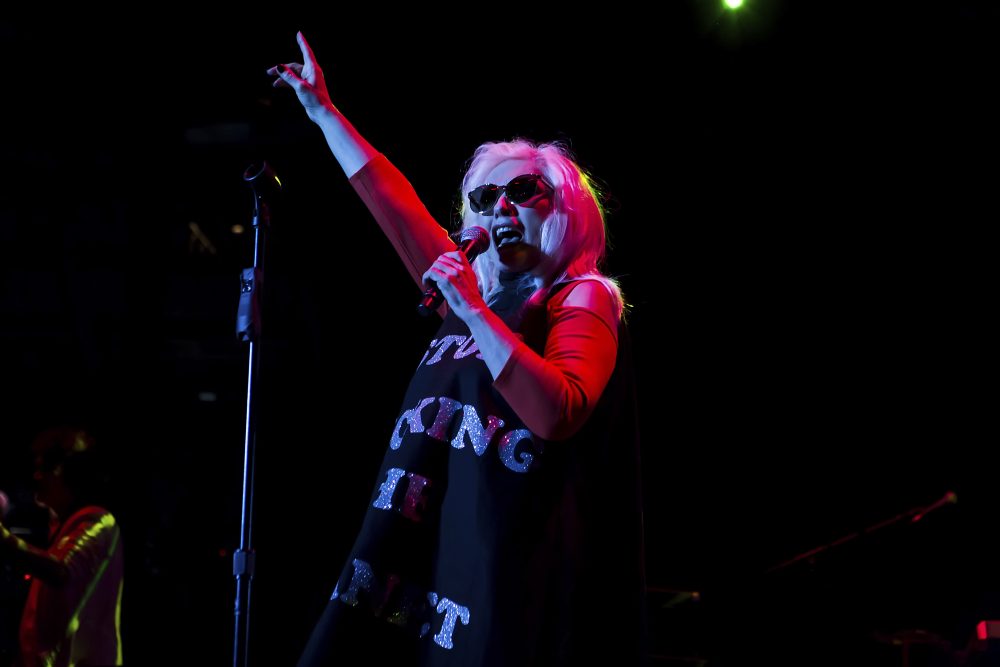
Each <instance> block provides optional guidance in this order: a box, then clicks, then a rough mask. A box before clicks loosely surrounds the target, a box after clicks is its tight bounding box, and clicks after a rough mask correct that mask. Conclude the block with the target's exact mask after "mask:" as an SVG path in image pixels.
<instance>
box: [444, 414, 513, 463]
mask: <svg viewBox="0 0 1000 667" xmlns="http://www.w3.org/2000/svg"><path fill="white" fill-rule="evenodd" d="M486 423H487V427H486V428H485V429H484V428H483V423H482V422H481V421H479V414H478V413H477V412H476V408H475V407H474V406H472V405H463V406H462V426H461V428H459V429H458V433H456V434H455V437H454V438H452V440H451V446H452V447H454V448H455V449H462V448H463V447H465V442H464V440H465V434H466V433H468V434H469V440H470V441H471V442H472V448H473V449H474V450H475V451H476V456H482V455H483V452H484V451H486V446H487V445H489V444H490V440H491V439H492V438H493V434H494V433H496V431H497V429H498V428H502V427H503V420H502V419H500V418H499V417H494V416H493V415H489V416H487V418H486Z"/></svg>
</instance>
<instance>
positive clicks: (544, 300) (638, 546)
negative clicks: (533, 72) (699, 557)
mask: <svg viewBox="0 0 1000 667" xmlns="http://www.w3.org/2000/svg"><path fill="white" fill-rule="evenodd" d="M297 40H298V44H299V47H300V51H301V54H302V62H301V63H283V64H279V65H276V66H274V67H272V68H270V69H269V70H268V74H269V75H271V76H273V77H276V78H275V80H274V82H273V84H274V86H275V87H277V88H284V89H289V90H291V91H294V92H295V94H296V95H297V98H298V100H299V102H300V103H301V104H302V106H303V107H304V109H305V112H306V114H307V115H308V117H309V119H310V120H312V121H313V122H315V123H316V124H317V125H318V126H319V128H320V129H321V130H322V132H323V134H324V136H325V139H326V142H327V144H328V146H329V148H330V150H331V151H332V153H333V155H334V157H335V158H336V159H337V161H338V162H339V164H340V166H341V167H342V168H343V170H344V172H345V174H346V176H347V177H348V178H349V179H350V182H351V184H352V185H353V187H354V188H355V190H356V191H357V193H358V194H359V196H360V197H361V198H362V200H363V201H364V202H365V204H366V205H367V207H368V209H369V210H370V211H371V213H372V215H373V216H374V218H375V220H376V221H377V223H378V224H379V225H380V227H381V229H382V231H383V232H384V233H385V234H386V236H387V237H388V239H389V241H390V243H391V244H392V245H393V247H394V248H395V250H396V251H397V253H398V255H399V257H400V259H401V260H402V262H403V263H404V264H405V266H406V268H407V269H408V271H409V274H410V276H411V278H412V279H413V281H414V283H415V284H416V286H417V287H418V289H419V291H421V292H424V291H426V290H430V289H437V290H438V291H439V292H440V294H441V296H442V297H443V301H442V302H441V305H440V306H439V307H437V309H436V312H437V314H438V315H440V316H441V318H442V319H441V327H440V330H439V331H438V333H437V335H436V336H434V338H433V340H431V341H430V342H429V344H428V346H427V350H426V352H425V353H424V355H423V358H422V359H421V360H420V362H419V364H418V365H417V369H416V371H415V373H414V375H413V378H412V380H411V382H410V386H409V389H408V390H407V393H406V396H405V398H404V400H403V404H402V407H401V408H400V410H399V412H398V418H397V420H396V423H395V425H393V426H392V427H391V429H390V428H386V427H377V426H374V425H373V433H375V434H378V433H379V432H381V433H382V434H383V435H384V436H386V440H388V442H386V441H385V440H383V441H382V443H383V444H384V445H387V447H386V453H385V458H384V460H383V464H382V467H381V470H380V471H379V473H378V476H377V479H376V482H375V484H374V487H373V489H372V493H371V497H370V498H369V499H368V510H367V514H366V516H365V519H364V521H363V523H362V526H361V530H360V534H359V535H358V537H357V540H356V542H355V544H354V546H353V548H352V550H351V553H350V554H349V556H348V557H347V559H346V563H345V565H344V567H343V569H342V571H341V574H340V576H339V578H338V580H337V581H336V582H335V585H334V587H333V594H332V595H331V597H330V601H329V603H328V604H327V606H326V609H325V611H324V613H323V614H322V616H321V618H320V619H319V621H318V622H317V623H316V626H315V628H314V630H313V633H312V636H311V638H310V640H309V641H308V643H307V646H306V647H305V649H304V651H303V652H302V654H301V656H300V659H299V665H300V666H302V667H315V666H318V665H332V664H340V663H342V662H344V661H345V660H349V659H355V658H358V657H361V656H366V657H367V659H370V660H372V661H374V662H376V663H379V664H383V663H384V664H399V665H404V664H405V665H413V664H421V665H463V666H465V667H470V666H486V665H497V666H499V665H508V666H509V665H518V666H524V665H545V666H546V667H553V666H557V665H577V664H585V663H586V664H594V661H597V662H598V664H601V663H602V661H606V662H607V663H608V664H616V665H633V664H639V663H640V662H642V661H643V658H644V655H645V651H644V646H645V643H644V640H645V637H644V635H645V624H644V615H643V609H644V585H645V583H644V565H643V535H642V509H641V500H640V499H641V495H640V488H639V479H640V475H639V441H638V429H637V426H636V423H637V422H636V413H635V385H634V379H633V376H632V374H631V373H632V368H631V359H630V351H629V342H628V332H627V329H626V327H625V325H624V322H623V319H622V314H623V311H624V309H625V308H624V304H625V301H624V299H623V297H622V293H621V290H620V289H619V286H618V284H617V283H616V281H615V280H613V279H612V278H610V277H608V276H607V275H605V274H604V273H602V271H601V269H600V265H601V263H602V261H603V258H604V255H605V246H606V238H605V220H604V214H603V211H602V208H601V205H600V197H599V195H598V193H597V191H596V189H595V187H594V181H593V180H592V179H591V178H590V177H589V176H588V174H587V173H586V172H585V171H584V170H583V169H582V168H581V167H580V166H579V164H578V163H577V162H576V161H575V159H574V158H573V156H572V155H571V153H570V151H569V150H568V148H567V147H566V146H565V145H563V144H560V143H554V142H553V143H535V142H532V141H528V140H526V139H520V138H518V139H514V140H512V141H502V142H487V143H484V144H483V145H481V146H480V147H479V148H478V149H477V150H476V151H475V154H474V155H473V156H472V158H471V160H470V163H469V164H468V168H467V171H466V173H465V177H464V179H463V182H462V185H461V188H462V202H463V206H462V214H461V215H462V225H461V226H462V230H464V233H463V236H462V238H463V239H466V240H472V241H473V242H476V237H477V236H478V237H481V240H480V241H479V242H480V243H481V244H482V246H483V248H484V249H483V251H482V252H481V254H478V256H476V257H475V258H474V261H471V262H470V261H469V257H467V255H466V253H465V252H462V251H460V250H458V249H457V248H456V244H455V242H454V241H453V240H452V237H451V236H450V235H449V233H448V230H446V229H445V228H444V227H443V226H442V225H440V224H439V223H438V222H437V221H436V220H434V218H433V217H432V216H431V215H430V214H429V212H428V211H427V209H426V207H425V206H424V205H423V204H422V203H421V201H420V199H419V198H418V196H417V194H416V193H415V192H414V190H413V187H412V186H411V185H410V183H409V181H408V180H407V179H406V178H405V177H404V176H403V175H402V174H401V173H400V172H399V171H398V170H397V169H396V168H395V167H394V166H393V165H392V164H391V163H390V162H389V160H388V159H387V158H386V157H385V156H384V155H382V154H381V153H379V152H378V151H376V150H375V149H374V148H373V147H372V146H371V145H370V144H369V143H368V142H367V141H366V140H365V139H364V138H363V137H362V136H361V135H360V134H359V132H358V131H357V130H356V129H355V128H354V126H353V125H352V124H351V123H350V122H348V120H347V119H346V118H345V117H344V115H343V114H342V113H341V112H340V111H339V110H338V109H337V107H336V106H335V105H334V104H333V102H332V101H331V98H330V96H329V92H328V90H327V86H326V83H325V80H324V75H323V71H322V70H321V68H320V67H319V65H318V64H317V61H316V59H315V57H314V55H313V52H312V50H311V48H310V46H309V44H308V43H307V42H306V39H305V37H304V36H303V35H302V33H299V34H298V35H297ZM501 69H502V66H501ZM495 85H497V86H499V87H504V88H508V87H509V85H510V84H509V82H508V81H507V80H506V78H505V77H504V76H503V75H502V74H499V73H498V74H497V80H496V83H495ZM530 85H531V86H544V85H545V84H544V79H543V78H539V79H537V80H536V81H534V82H532V83H531V84H530ZM535 93H537V91H535ZM535 93H533V95H534V94H535ZM538 99H540V100H544V96H542V97H539V98H538ZM476 228H478V229H476ZM472 254H475V253H472ZM355 278H356V280H357V281H358V282H359V284H362V283H364V282H370V281H371V277H370V276H356V277H355ZM415 305H416V302H415ZM359 310H360V309H359ZM356 326H358V328H359V329H362V330H363V327H364V319H363V312H359V313H358V318H357V320H356ZM374 372H375V369H373V373H374ZM359 389H360V387H359ZM359 398H360V395H359ZM368 398H373V397H372V396H368ZM387 426H388V425H387ZM338 474H348V473H347V472H345V471H339V472H338ZM331 583H333V582H331ZM612 661H613V663H612Z"/></svg>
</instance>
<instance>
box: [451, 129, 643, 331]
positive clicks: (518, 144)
mask: <svg viewBox="0 0 1000 667" xmlns="http://www.w3.org/2000/svg"><path fill="white" fill-rule="evenodd" d="M506 160H526V161H530V162H531V163H532V164H534V165H535V168H536V169H538V171H539V173H541V175H542V176H543V177H544V178H545V180H546V181H547V182H548V183H549V185H551V186H552V187H553V188H554V193H553V197H552V212H551V214H550V215H549V217H548V219H547V220H545V222H544V223H543V225H542V230H541V244H540V245H541V251H542V254H543V256H545V257H546V258H547V259H546V260H545V264H544V265H543V266H541V267H540V272H538V275H534V276H532V277H531V278H530V279H531V280H532V281H533V282H534V283H535V290H536V291H535V293H534V294H533V295H532V296H531V300H532V301H539V300H541V299H544V298H545V296H546V295H547V293H548V292H549V291H550V290H551V289H552V288H553V287H554V286H556V285H558V284H560V283H563V282H568V281H571V280H579V279H583V278H587V279H596V280H599V281H600V282H602V283H603V284H604V285H605V286H606V287H607V288H608V290H609V291H610V292H611V294H612V296H613V298H614V300H615V305H616V309H617V311H618V314H619V315H621V312H622V310H623V308H624V299H623V297H622V292H621V288H620V287H619V286H618V283H617V281H615V280H614V279H613V278H610V277H609V276H606V275H605V274H604V273H602V272H601V269H600V267H601V264H602V262H603V261H604V256H605V250H606V246H607V243H606V241H607V232H606V223H605V219H604V210H603V208H602V207H601V204H600V201H599V193H598V191H597V189H596V187H595V185H594V182H593V180H592V178H591V177H590V175H589V174H588V173H587V172H586V171H584V169H583V168H581V167H580V165H579V164H577V162H576V160H575V159H574V158H573V155H572V153H571V152H570V150H569V148H568V147H567V146H566V145H565V144H563V143H561V142H548V143H534V142H532V141H529V140H527V139H514V140H513V141H505V142H487V143H484V144H482V145H481V146H479V148H477V149H476V151H475V152H474V153H473V155H472V158H471V159H470V160H469V167H468V169H467V170H466V172H465V177H464V178H463V179H462V208H461V218H462V228H463V229H465V228H468V227H472V226H475V225H478V224H479V223H480V217H479V214H477V213H475V212H474V211H472V209H471V208H470V207H469V202H468V198H467V195H468V193H469V191H470V190H472V189H473V188H475V187H477V186H479V185H482V184H483V183H484V182H485V178H486V175H487V174H488V173H489V172H490V171H491V170H493V168H494V167H496V166H497V165H498V164H500V163H501V162H504V161H506ZM473 267H474V268H475V269H476V274H477V275H478V277H479V285H480V289H481V290H482V292H483V294H489V293H490V292H491V291H492V290H493V289H494V288H495V287H496V286H497V285H498V282H499V280H498V276H499V274H500V267H499V266H498V265H497V263H496V261H495V260H494V258H493V257H491V256H489V255H488V254H487V253H483V254H481V255H479V257H477V258H476V260H475V262H473Z"/></svg>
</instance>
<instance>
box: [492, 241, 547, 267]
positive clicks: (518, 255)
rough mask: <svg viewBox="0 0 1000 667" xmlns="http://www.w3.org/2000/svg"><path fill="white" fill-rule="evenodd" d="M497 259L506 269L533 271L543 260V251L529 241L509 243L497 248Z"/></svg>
mask: <svg viewBox="0 0 1000 667" xmlns="http://www.w3.org/2000/svg"><path fill="white" fill-rule="evenodd" d="M497 260H498V261H499V264H500V267H501V268H502V269H503V270H504V271H510V272H513V273H521V272H523V271H531V270H532V269H534V268H535V267H537V266H538V264H539V263H540V262H541V260H542V252H541V250H539V249H538V248H536V247H535V246H533V245H528V244H527V243H507V244H504V245H502V246H500V247H499V248H497Z"/></svg>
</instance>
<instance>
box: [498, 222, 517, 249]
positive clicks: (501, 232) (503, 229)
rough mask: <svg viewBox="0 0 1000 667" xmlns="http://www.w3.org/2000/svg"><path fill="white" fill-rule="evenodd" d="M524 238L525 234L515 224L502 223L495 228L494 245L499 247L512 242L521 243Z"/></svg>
mask: <svg viewBox="0 0 1000 667" xmlns="http://www.w3.org/2000/svg"><path fill="white" fill-rule="evenodd" d="M523 238H524V234H523V233H522V232H521V230H520V228H518V227H515V226H514V225H500V226H499V227H494V228H493V245H495V246H496V247H497V248H500V247H502V246H505V245H508V244H511V243H520V242H521V239H523Z"/></svg>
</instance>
